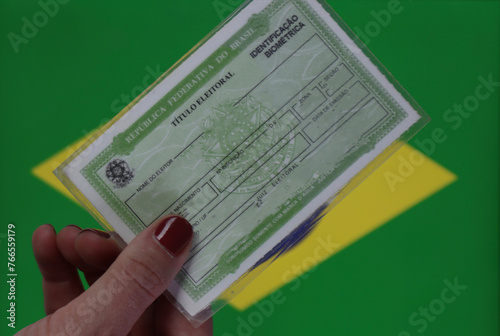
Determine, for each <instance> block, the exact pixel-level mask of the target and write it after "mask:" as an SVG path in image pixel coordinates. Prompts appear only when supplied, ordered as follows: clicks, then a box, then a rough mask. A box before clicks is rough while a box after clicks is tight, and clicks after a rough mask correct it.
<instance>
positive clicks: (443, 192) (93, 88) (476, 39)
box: [0, 0, 500, 336]
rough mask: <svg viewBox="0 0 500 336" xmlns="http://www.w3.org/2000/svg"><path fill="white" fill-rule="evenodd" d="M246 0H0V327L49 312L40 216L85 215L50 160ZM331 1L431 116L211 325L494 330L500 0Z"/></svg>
mask: <svg viewBox="0 0 500 336" xmlns="http://www.w3.org/2000/svg"><path fill="white" fill-rule="evenodd" d="M255 1H259V0H255ZM242 2H243V1H242V0H190V1H158V0H155V1H152V0H143V1H124V0H121V1H117V0H108V1H97V0H86V1H76V0H73V1H71V0H38V1H36V0H32V1H19V0H1V1H0V102H1V105H0V109H1V118H2V119H1V132H0V136H1V148H2V152H1V153H2V155H1V160H0V169H1V173H0V176H1V187H2V199H1V203H0V206H1V220H0V259H1V262H0V265H1V267H0V278H1V281H0V282H1V287H0V308H1V309H0V311H1V313H0V315H1V316H0V317H1V318H0V321H1V322H0V324H1V326H0V330H2V331H0V333H1V334H2V335H11V334H14V333H15V332H17V331H19V330H20V329H22V328H23V327H24V326H26V325H28V324H30V323H32V322H34V321H36V320H38V319H40V318H42V317H43V316H44V309H43V297H42V286H41V276H40V274H39V272H38V269H37V266H36V263H35V261H34V258H33V253H32V250H31V235H32V233H33V231H34V230H35V228H36V227H38V226H39V225H41V224H44V223H51V224H53V225H54V227H55V228H56V230H60V229H62V228H63V227H64V226H66V225H68V224H75V225H79V226H81V227H84V228H88V227H95V228H97V227H98V224H97V223H96V222H95V220H94V219H93V218H92V217H91V216H90V215H89V214H88V213H87V212H86V211H85V210H84V209H83V208H81V207H80V206H79V205H78V204H77V203H76V202H75V201H74V200H73V199H71V197H70V196H69V195H68V194H67V192H66V191H65V190H64V189H63V187H62V186H61V185H60V184H58V182H57V180H55V178H54V177H53V176H52V173H51V171H52V170H53V169H54V168H55V167H57V165H58V164H59V163H60V162H62V160H64V158H65V157H67V156H68V155H69V154H71V152H72V151H73V150H74V149H75V148H76V147H77V146H78V144H79V143H81V142H82V141H83V139H85V137H87V136H88V135H89V134H91V133H92V132H93V131H94V130H95V129H96V128H98V127H99V126H100V125H102V124H104V123H106V122H107V121H108V120H110V119H111V118H112V117H113V116H114V115H115V114H116V113H118V112H119V111H120V110H121V109H122V108H123V107H125V106H126V105H127V104H128V103H129V102H130V101H132V100H133V99H134V97H136V96H137V95H138V94H140V93H141V92H142V91H143V90H144V89H145V88H146V87H147V86H149V85H150V84H151V83H152V82H153V81H154V80H155V79H156V78H157V77H159V76H160V74H162V73H163V72H164V71H166V70H167V69H168V68H169V67H170V66H172V65H173V64H174V63H175V62H176V61H177V60H178V59H179V58H181V57H182V56H183V55H184V54H185V53H186V52H187V51H189V50H190V49H191V47H192V46H194V45H195V44H196V43H197V42H198V41H199V40H201V39H202V38H203V37H204V36H205V35H206V34H207V33H208V32H210V31H211V30H212V29H213V28H214V27H215V26H217V24H219V23H220V22H221V21H222V20H223V19H224V18H225V17H227V16H228V15H229V14H230V13H231V11H232V10H234V9H235V8H236V7H237V6H238V5H239V4H241V3H242ZM327 2H328V3H329V4H330V5H331V6H332V7H333V8H334V10H335V11H337V13H338V14H339V15H340V16H341V17H342V18H343V19H344V20H345V22H346V23H347V25H348V26H349V27H351V29H352V30H353V31H354V32H355V33H356V34H357V35H358V36H359V38H360V39H361V40H362V41H363V42H364V43H365V44H367V45H368V47H369V49H370V50H371V51H372V52H373V53H374V54H375V55H376V57H377V58H378V59H379V60H380V61H381V62H382V63H383V64H384V65H385V66H386V68H387V69H388V70H389V71H390V72H391V73H392V74H393V75H394V77H395V78H396V79H397V80H398V81H399V82H400V83H401V84H402V86H403V87H405V88H406V90H407V91H408V92H409V93H410V94H411V95H412V96H413V97H414V98H415V100H416V101H417V102H418V103H419V104H420V105H421V106H422V107H423V109H424V110H425V111H426V112H427V113H428V114H429V115H430V116H431V118H432V121H431V122H430V123H429V124H428V125H427V126H426V127H425V128H424V129H423V130H422V131H421V132H420V133H419V134H417V135H416V136H415V137H414V138H413V139H412V140H411V141H410V142H409V144H408V145H406V146H404V147H403V148H402V149H401V150H400V151H398V152H397V153H395V155H394V156H393V157H391V158H390V159H389V160H388V161H387V162H385V163H384V164H383V165H382V166H381V167H380V168H378V170H377V171H376V172H375V173H374V174H372V175H371V176H370V177H369V178H368V179H367V180H366V181H365V182H363V183H362V184H361V185H360V186H359V187H358V188H357V189H355V190H354V191H353V192H352V193H351V194H350V195H349V196H348V197H347V198H346V199H345V200H343V201H342V202H341V203H340V204H339V205H338V206H336V207H335V208H334V209H333V210H332V211H331V212H330V213H329V214H328V215H327V216H326V218H325V219H324V220H323V221H322V222H321V224H320V225H319V226H318V227H317V229H315V230H314V231H313V232H312V233H311V234H310V235H309V236H308V237H307V239H305V240H304V241H303V242H302V243H301V244H300V245H298V246H297V247H295V248H294V249H293V250H291V251H290V252H288V253H287V254H285V255H283V256H282V257H280V259H278V260H277V261H276V262H275V263H273V264H272V265H271V266H270V267H269V268H268V269H266V270H265V271H264V272H263V273H262V274H261V275H260V276H259V277H258V278H257V279H256V280H255V281H254V282H253V283H252V284H251V285H250V286H248V287H247V288H246V289H245V290H243V292H242V293H241V294H240V295H239V296H238V297H236V299H235V300H234V301H232V302H231V303H230V304H229V305H227V306H226V307H224V308H223V309H222V310H221V311H220V312H218V313H217V314H216V315H215V318H214V321H215V322H214V324H215V334H216V335H225V336H231V335H239V336H240V335H244V336H248V335H370V336H375V335H381V336H389V335H390V336H409V335H420V334H422V335H429V336H431V335H439V336H442V335H471V336H476V335H481V336H489V335H491V336H494V335H498V334H499V325H498V323H499V318H498V317H499V316H500V314H499V300H498V299H499V295H498V294H499V290H498V289H499V257H498V255H499V254H498V252H499V251H498V246H499V245H498V240H499V235H498V233H499V230H498V224H499V213H498V205H499V197H498V195H499V194H498V190H499V185H498V184H499V183H498V182H499V180H498V175H499V137H498V134H499V118H498V115H499V107H500V102H499V97H500V95H499V92H500V74H499V60H500V57H499V55H500V50H499V41H500V27H499V13H500V2H499V1H494V0H491V1H489V0H482V1H480V0H478V1H472V0H470V1H459V0H447V1H445V0H434V1H419V0H380V1H379V0H376V1H375V0H371V1H353V0H328V1H327ZM12 242H15V248H14V249H11V250H10V251H9V246H10V247H12V246H13V245H12V244H11V245H9V243H12ZM12 252H14V253H12Z"/></svg>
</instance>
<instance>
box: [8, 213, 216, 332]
mask: <svg viewBox="0 0 500 336" xmlns="http://www.w3.org/2000/svg"><path fill="white" fill-rule="evenodd" d="M192 236H193V230H192V228H191V225H189V223H188V222H187V221H186V220H185V219H183V218H181V217H178V216H169V217H165V218H162V219H160V220H158V221H157V222H156V223H154V224H153V225H151V226H149V227H148V228H146V229H145V230H144V231H143V232H142V233H141V234H139V235H138V236H137V237H136V238H135V239H134V240H133V241H132V242H131V243H130V244H129V245H128V246H127V247H126V248H125V249H124V250H123V251H122V250H121V249H120V247H119V246H118V244H117V243H116V242H115V241H114V240H112V239H109V237H110V236H109V234H107V233H105V232H102V231H97V230H93V229H86V230H82V229H80V228H79V227H77V226H71V225H70V226H67V227H65V228H64V229H62V230H61V231H60V232H59V234H57V233H56V232H55V230H54V228H53V227H52V226H51V225H49V224H45V225H42V226H40V227H39V228H38V229H36V231H35V232H34V234H33V251H34V255H35V259H36V261H37V263H38V267H39V268H40V272H41V273H42V276H43V293H44V298H45V312H46V313H47V316H46V317H45V318H43V319H41V320H40V321H37V322H36V323H34V324H32V325H29V326H27V327H26V328H24V329H23V330H21V331H20V332H19V333H18V335H20V336H21V335H57V336H59V335H141V336H143V335H212V321H211V320H209V321H207V322H205V323H204V324H203V325H202V326H200V327H199V328H198V329H195V328H194V327H193V326H192V325H191V324H190V323H189V322H188V321H187V320H186V319H185V317H184V316H183V315H182V314H181V313H180V312H179V311H178V310H177V309H176V308H175V307H174V306H173V305H172V304H171V303H170V302H169V301H168V300H167V299H166V298H165V297H164V296H163V295H162V294H163V292H164V291H165V290H166V288H167V285H168V284H169V282H170V281H172V279H173V278H174V277H175V275H176V274H177V272H178V271H179V270H180V268H181V266H182V264H183V263H184V261H185V259H186V257H187V254H188V251H189V246H190V244H191V239H192ZM77 269H80V270H81V271H82V272H83V273H84V275H85V278H86V280H87V282H88V283H89V285H90V288H89V289H88V290H86V291H85V290H84V289H83V285H82V283H81V281H80V277H79V275H78V271H77Z"/></svg>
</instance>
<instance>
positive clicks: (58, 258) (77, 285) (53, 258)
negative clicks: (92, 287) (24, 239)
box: [32, 224, 83, 315]
mask: <svg viewBox="0 0 500 336" xmlns="http://www.w3.org/2000/svg"><path fill="white" fill-rule="evenodd" d="M32 245H33V254H34V256H35V259H36V262H37V263H38V268H39V269H40V272H41V273H42V277H43V295H44V298H45V312H46V313H47V315H48V314H52V313H53V312H55V311H56V310H58V309H59V308H61V307H63V306H65V305H66V304H67V303H69V302H70V301H72V300H73V299H74V298H76V297H77V296H78V295H80V294H81V293H82V292H83V286H82V283H81V281H80V277H79V275H78V272H77V270H76V268H75V267H74V266H73V265H71V264H70V263H69V262H68V261H67V260H66V259H64V257H63V256H62V254H61V252H60V251H59V249H58V247H57V235H56V231H55V230H54V228H53V227H52V226H51V225H50V224H45V225H42V226H40V227H39V228H37V229H36V230H35V232H34V233H33V238H32Z"/></svg>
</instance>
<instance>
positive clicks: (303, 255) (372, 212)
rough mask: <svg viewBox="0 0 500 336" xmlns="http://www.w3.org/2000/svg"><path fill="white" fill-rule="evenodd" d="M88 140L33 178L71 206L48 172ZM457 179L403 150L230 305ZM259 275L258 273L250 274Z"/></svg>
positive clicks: (244, 304)
mask: <svg viewBox="0 0 500 336" xmlns="http://www.w3.org/2000/svg"><path fill="white" fill-rule="evenodd" d="M90 136H92V134H89V135H88V136H87V137H85V138H83V139H80V140H78V141H77V142H75V143H73V144H71V145H69V146H67V147H66V149H65V150H62V151H60V152H59V153H57V154H55V155H53V156H52V157H50V158H48V159H47V160H45V161H44V162H42V163H41V164H40V165H38V166H36V167H35V168H33V170H32V173H33V174H34V175H35V176H37V177H38V178H40V179H41V180H43V181H45V182H46V183H47V184H49V185H50V186H51V187H53V188H55V189H56V190H58V191H60V192H61V193H63V194H64V195H66V196H68V197H69V198H71V199H73V200H74V201H75V202H76V200H75V199H74V197H73V196H72V195H71V193H70V192H69V191H68V190H67V189H66V187H64V185H63V184H62V183H61V182H60V181H59V180H58V179H57V178H56V177H55V176H54V174H53V173H52V171H53V170H54V169H55V168H57V167H58V166H59V165H60V164H61V163H62V162H64V160H66V159H67V158H68V157H69V156H70V155H71V154H72V153H73V152H74V151H75V150H76V149H78V148H79V147H80V146H81V145H82V144H83V143H84V142H85V141H86V140H87V139H88V138H89V137H90ZM456 179H457V177H456V175H454V174H453V173H451V172H450V171H448V170H447V169H445V168H444V167H442V166H440V165H439V164H437V163H436V162H434V161H433V160H431V159H430V158H428V157H425V156H424V155H423V154H421V153H420V152H418V151H417V150H416V149H414V148H412V147H411V146H409V145H404V146H403V147H402V148H401V149H400V150H399V151H397V152H396V153H395V154H394V155H393V156H392V157H390V158H389V159H388V160H387V161H386V162H385V163H384V164H382V165H381V166H380V167H379V168H378V169H377V170H376V171H375V172H373V173H372V174H371V175H370V176H369V177H368V178H367V179H366V180H365V181H363V183H361V184H360V185H359V186H358V187H357V188H356V189H355V190H353V191H352V192H351V193H350V194H349V195H348V196H347V197H346V198H345V199H344V200H343V201H342V202H340V203H339V204H338V205H337V206H335V207H334V208H333V209H332V210H331V211H330V212H329V213H328V214H327V215H326V216H325V217H324V219H323V220H322V221H321V222H320V223H319V224H318V225H317V227H316V228H315V229H314V230H313V231H312V232H311V233H310V234H309V235H308V236H307V237H306V238H305V239H304V240H303V241H302V242H301V243H300V244H299V245H298V246H296V247H294V248H293V249H292V250H291V251H289V252H287V253H286V254H284V255H282V256H280V258H278V259H277V260H276V261H274V262H273V263H272V264H271V265H270V266H269V267H267V268H266V269H265V270H264V271H263V272H262V273H261V274H260V275H258V277H257V278H256V279H255V280H254V281H253V282H251V283H250V284H249V285H248V286H247V287H246V288H245V289H244V290H243V291H242V292H241V293H240V294H239V295H238V296H237V297H236V298H234V299H233V300H232V301H231V302H230V304H231V305H232V306H233V307H235V308H237V309H239V310H244V309H246V308H248V307H249V306H251V305H252V304H254V303H255V302H257V301H259V300H261V299H262V298H264V297H265V296H267V295H268V294H270V293H271V292H273V291H274V290H276V289H278V288H280V287H281V286H283V285H285V284H287V283H289V282H291V281H294V279H296V278H297V277H298V276H300V275H302V274H303V273H305V272H307V271H309V270H310V269H311V268H313V267H315V266H316V265H318V264H319V263H321V262H322V261H324V260H326V259H327V258H329V257H331V256H332V255H334V254H335V253H337V252H339V251H341V250H342V249H344V248H346V247H347V246H349V245H351V244H352V243H354V242H355V241H357V240H358V239H360V238H362V237H363V236H365V235H367V234H368V233H370V232H372V231H373V230H375V229H376V228H378V227H380V226H382V225H383V224H384V223H387V222H388V221H389V220H391V219H392V218H394V217H396V216H398V215H399V214H401V213H403V212H405V211H406V210H408V209H410V208H411V207H413V206H414V205H416V204H418V203H419V202H421V201H423V200H424V199H426V198H427V197H429V196H431V195H433V194H434V193H436V192H438V191H439V190H441V189H442V188H444V187H446V186H447V185H449V184H450V183H452V182H454V181H455V180H456ZM361 209H362V211H361ZM260 271H261V269H260V268H258V269H256V270H255V271H254V272H255V273H256V274H258V272H260ZM252 277H253V275H252V274H250V275H249V278H252Z"/></svg>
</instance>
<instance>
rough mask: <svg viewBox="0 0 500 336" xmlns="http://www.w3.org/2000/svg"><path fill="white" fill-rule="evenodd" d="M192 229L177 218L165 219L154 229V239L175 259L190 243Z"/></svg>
mask: <svg viewBox="0 0 500 336" xmlns="http://www.w3.org/2000/svg"><path fill="white" fill-rule="evenodd" d="M192 236H193V228H192V227H191V224H189V222H188V221H187V220H185V219H184V218H182V217H179V216H171V217H167V218H165V219H164V220H163V221H162V222H161V223H160V224H159V225H158V227H157V228H156V231H155V234H154V237H155V238H156V240H158V242H159V243H160V244H161V245H162V246H163V247H164V248H165V250H166V251H167V252H168V253H169V254H170V255H171V256H172V257H177V256H178V255H179V254H180V253H181V252H182V251H183V250H184V248H185V247H186V246H187V245H188V244H189V242H190V241H191V237H192Z"/></svg>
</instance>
